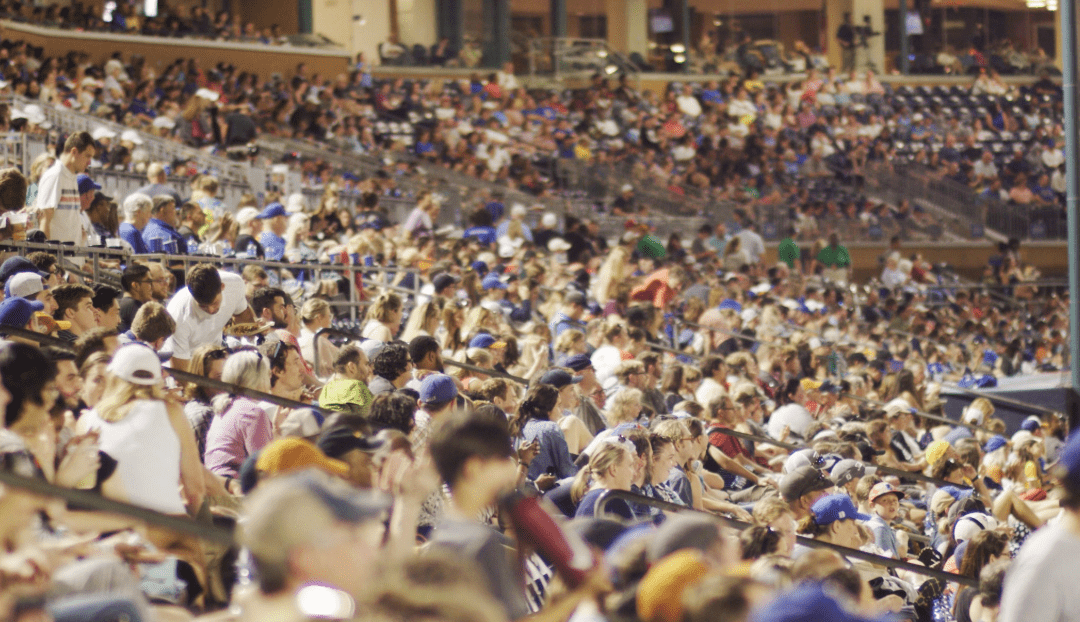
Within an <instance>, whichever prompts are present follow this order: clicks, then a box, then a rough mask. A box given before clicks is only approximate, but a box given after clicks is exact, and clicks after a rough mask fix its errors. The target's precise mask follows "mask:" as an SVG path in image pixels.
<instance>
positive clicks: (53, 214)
mask: <svg viewBox="0 0 1080 622" xmlns="http://www.w3.org/2000/svg"><path fill="white" fill-rule="evenodd" d="M95 153H97V151H96V149H95V147H94V139H93V138H91V137H90V134H88V133H86V132H76V133H74V134H72V135H71V136H69V137H68V139H67V141H66V142H65V143H64V152H63V153H62V154H61V155H60V158H59V159H58V160H57V161H56V163H55V164H53V165H52V166H51V167H50V168H49V169H48V170H47V171H45V173H43V174H42V176H41V181H40V182H39V183H38V197H37V204H36V205H35V210H36V212H37V214H38V219H39V223H38V227H39V228H40V229H41V230H42V231H44V232H45V237H46V238H48V239H50V240H59V241H61V242H72V243H75V244H78V245H80V246H81V245H85V244H86V238H85V236H84V233H83V226H82V221H81V217H80V214H81V213H82V206H81V205H80V203H79V187H78V184H77V183H76V180H75V176H76V175H78V174H80V173H82V172H83V171H85V170H86V167H87V166H88V165H89V164H90V160H92V159H94V154H95Z"/></svg>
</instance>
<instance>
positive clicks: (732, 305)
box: [718, 298, 742, 312]
mask: <svg viewBox="0 0 1080 622" xmlns="http://www.w3.org/2000/svg"><path fill="white" fill-rule="evenodd" d="M718 308H719V309H720V310H721V311H722V310H724V309H731V310H732V311H735V312H741V311H742V305H741V304H739V301H738V300H733V299H731V298H725V299H724V300H722V301H721V302H720V306H719V307H718Z"/></svg>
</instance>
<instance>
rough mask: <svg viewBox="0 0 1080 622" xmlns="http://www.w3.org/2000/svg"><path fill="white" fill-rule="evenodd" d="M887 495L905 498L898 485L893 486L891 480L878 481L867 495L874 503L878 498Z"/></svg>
mask: <svg viewBox="0 0 1080 622" xmlns="http://www.w3.org/2000/svg"><path fill="white" fill-rule="evenodd" d="M885 495H896V498H897V499H903V498H904V493H903V492H902V491H901V490H900V489H898V488H897V487H896V486H893V485H892V484H890V483H889V482H878V483H876V484H874V487H873V488H871V489H870V494H869V495H868V496H867V499H868V500H869V501H870V503H873V502H874V501H876V500H877V499H878V498H880V497H884V496H885Z"/></svg>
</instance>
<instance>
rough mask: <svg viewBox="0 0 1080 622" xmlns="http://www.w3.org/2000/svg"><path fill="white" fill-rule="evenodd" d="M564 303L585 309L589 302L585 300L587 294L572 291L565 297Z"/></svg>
mask: <svg viewBox="0 0 1080 622" xmlns="http://www.w3.org/2000/svg"><path fill="white" fill-rule="evenodd" d="M563 302H565V303H566V304H568V305H581V306H583V307H584V306H585V303H586V302H587V301H586V299H585V294H582V293H581V292H579V291H577V290H572V291H569V292H567V293H566V295H565V296H563Z"/></svg>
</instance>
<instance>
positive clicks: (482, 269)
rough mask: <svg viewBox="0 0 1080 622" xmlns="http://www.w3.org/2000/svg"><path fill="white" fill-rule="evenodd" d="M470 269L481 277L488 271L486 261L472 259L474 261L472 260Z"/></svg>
mask: <svg viewBox="0 0 1080 622" xmlns="http://www.w3.org/2000/svg"><path fill="white" fill-rule="evenodd" d="M472 269H473V271H474V272H476V273H477V274H479V275H480V276H481V277H483V276H484V275H486V274H487V273H488V265H487V264H486V263H484V262H482V261H474V262H472Z"/></svg>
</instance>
